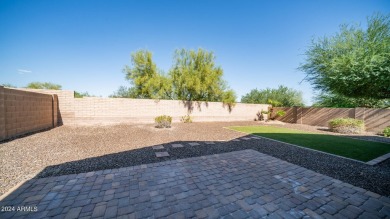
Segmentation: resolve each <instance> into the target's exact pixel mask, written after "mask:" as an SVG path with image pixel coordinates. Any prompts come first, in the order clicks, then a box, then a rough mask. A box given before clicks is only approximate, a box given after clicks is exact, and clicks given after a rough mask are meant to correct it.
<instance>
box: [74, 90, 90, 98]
mask: <svg viewBox="0 0 390 219" xmlns="http://www.w3.org/2000/svg"><path fill="white" fill-rule="evenodd" d="M74 97H75V98H83V97H93V95H91V94H89V93H88V92H77V91H74Z"/></svg>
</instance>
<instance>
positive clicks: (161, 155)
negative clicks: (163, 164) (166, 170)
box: [155, 151, 169, 157]
mask: <svg viewBox="0 0 390 219" xmlns="http://www.w3.org/2000/svg"><path fill="white" fill-rule="evenodd" d="M155 154H156V157H169V154H168V152H166V151H163V152H155Z"/></svg>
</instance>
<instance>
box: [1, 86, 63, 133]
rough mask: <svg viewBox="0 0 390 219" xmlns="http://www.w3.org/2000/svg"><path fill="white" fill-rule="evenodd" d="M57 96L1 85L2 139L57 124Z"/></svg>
mask: <svg viewBox="0 0 390 219" xmlns="http://www.w3.org/2000/svg"><path fill="white" fill-rule="evenodd" d="M55 105H57V98H56V96H53V95H48V94H41V93H34V92H28V91H23V90H18V89H11V88H4V87H3V86H0V140H4V139H8V138H12V137H15V136H18V135H22V134H26V133H29V132H34V131H39V130H43V129H47V128H52V127H55V126H56V125H57V119H56V117H55V116H56V115H55V114H54V112H55V111H56V107H55Z"/></svg>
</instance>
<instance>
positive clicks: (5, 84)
mask: <svg viewBox="0 0 390 219" xmlns="http://www.w3.org/2000/svg"><path fill="white" fill-rule="evenodd" d="M0 85H1V86H3V87H10V88H16V86H15V85H13V84H10V83H2V84H0Z"/></svg>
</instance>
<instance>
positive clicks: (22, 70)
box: [18, 69, 32, 75]
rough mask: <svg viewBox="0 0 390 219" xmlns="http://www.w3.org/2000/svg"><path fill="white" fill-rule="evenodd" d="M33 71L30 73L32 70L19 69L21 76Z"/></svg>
mask: <svg viewBox="0 0 390 219" xmlns="http://www.w3.org/2000/svg"><path fill="white" fill-rule="evenodd" d="M31 72H32V71H30V70H25V69H18V73H19V74H21V75H22V74H25V73H31Z"/></svg>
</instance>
